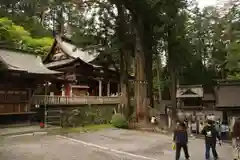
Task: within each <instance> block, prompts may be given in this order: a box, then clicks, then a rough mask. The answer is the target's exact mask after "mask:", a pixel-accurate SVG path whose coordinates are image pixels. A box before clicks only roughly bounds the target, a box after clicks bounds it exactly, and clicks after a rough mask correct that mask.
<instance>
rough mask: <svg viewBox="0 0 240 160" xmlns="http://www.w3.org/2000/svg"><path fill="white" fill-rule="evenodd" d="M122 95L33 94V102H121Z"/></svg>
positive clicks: (48, 103) (61, 103)
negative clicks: (70, 95) (71, 95)
mask: <svg viewBox="0 0 240 160" xmlns="http://www.w3.org/2000/svg"><path fill="white" fill-rule="evenodd" d="M119 103H120V97H97V96H82V97H80V96H79V97H78V96H74V97H68V96H44V95H33V96H32V99H31V104H34V105H44V104H47V105H80V104H119Z"/></svg>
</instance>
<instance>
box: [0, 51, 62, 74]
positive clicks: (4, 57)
mask: <svg viewBox="0 0 240 160" xmlns="http://www.w3.org/2000/svg"><path fill="white" fill-rule="evenodd" d="M0 62H1V63H3V64H4V65H5V66H6V67H7V69H9V70H13V71H24V72H28V73H33V74H59V73H61V72H57V71H52V70H49V69H48V68H46V67H45V66H44V65H43V63H42V60H41V57H39V56H36V55H31V54H26V53H22V52H17V51H11V50H6V49H0Z"/></svg>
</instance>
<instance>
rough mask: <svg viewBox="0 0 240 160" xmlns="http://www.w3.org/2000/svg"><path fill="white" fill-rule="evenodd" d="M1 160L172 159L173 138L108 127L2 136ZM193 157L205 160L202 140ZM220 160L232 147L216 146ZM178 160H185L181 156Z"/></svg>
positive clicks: (191, 148)
mask: <svg viewBox="0 0 240 160" xmlns="http://www.w3.org/2000/svg"><path fill="white" fill-rule="evenodd" d="M1 141H2V142H0V143H1V144H3V145H0V159H18V160H32V159H34V160H42V159H44V160H66V159H68V160H79V159H82V160H106V159H107V160H174V151H172V150H171V145H172V138H171V137H170V136H167V135H160V134H154V133H146V132H145V133H144V132H137V131H128V130H117V129H107V130H103V131H98V132H94V133H84V134H72V135H68V136H67V137H66V136H48V135H45V136H23V137H15V138H14V137H12V138H4V139H3V140H1ZM189 152H190V154H191V159H192V160H204V142H203V140H201V139H191V140H190V143H189ZM218 152H219V155H220V157H221V160H231V159H232V156H231V153H232V152H231V146H230V145H228V144H224V145H223V146H222V147H218ZM181 160H184V158H183V157H182V159H181Z"/></svg>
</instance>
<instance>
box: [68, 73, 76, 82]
mask: <svg viewBox="0 0 240 160" xmlns="http://www.w3.org/2000/svg"><path fill="white" fill-rule="evenodd" d="M65 79H67V80H69V81H75V80H77V77H76V75H75V74H67V75H66V76H65Z"/></svg>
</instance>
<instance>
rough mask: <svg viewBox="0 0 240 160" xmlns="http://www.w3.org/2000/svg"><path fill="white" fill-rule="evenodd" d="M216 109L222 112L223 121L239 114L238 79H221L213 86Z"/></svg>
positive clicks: (227, 120)
mask: <svg viewBox="0 0 240 160" xmlns="http://www.w3.org/2000/svg"><path fill="white" fill-rule="evenodd" d="M215 92H216V109H217V110H220V111H222V112H223V118H224V121H225V122H229V121H230V119H231V118H232V117H234V116H239V115H240V98H239V95H240V81H239V80H221V81H218V85H217V86H216V88H215Z"/></svg>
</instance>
